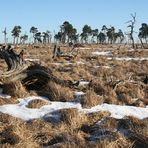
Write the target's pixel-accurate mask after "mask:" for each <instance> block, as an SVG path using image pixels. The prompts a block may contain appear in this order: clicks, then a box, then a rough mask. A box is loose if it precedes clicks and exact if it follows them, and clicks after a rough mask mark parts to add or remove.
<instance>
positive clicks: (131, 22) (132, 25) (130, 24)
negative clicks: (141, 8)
mask: <svg viewBox="0 0 148 148" xmlns="http://www.w3.org/2000/svg"><path fill="white" fill-rule="evenodd" d="M131 17H132V19H131V20H129V21H128V22H126V23H129V25H128V26H127V27H128V28H130V32H129V33H128V34H127V35H129V37H130V40H131V41H132V47H133V48H135V41H134V37H133V33H134V27H135V23H136V13H135V14H134V15H133V14H131Z"/></svg>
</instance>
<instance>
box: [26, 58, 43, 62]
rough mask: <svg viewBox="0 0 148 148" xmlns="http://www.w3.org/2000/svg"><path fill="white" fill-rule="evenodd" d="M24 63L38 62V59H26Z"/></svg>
mask: <svg viewBox="0 0 148 148" xmlns="http://www.w3.org/2000/svg"><path fill="white" fill-rule="evenodd" d="M25 61H30V62H39V61H40V59H29V58H26V59H25Z"/></svg>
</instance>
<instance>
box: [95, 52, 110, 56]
mask: <svg viewBox="0 0 148 148" xmlns="http://www.w3.org/2000/svg"><path fill="white" fill-rule="evenodd" d="M92 54H95V55H102V56H112V55H113V53H112V52H110V51H109V52H107V51H104V52H98V51H96V52H92Z"/></svg>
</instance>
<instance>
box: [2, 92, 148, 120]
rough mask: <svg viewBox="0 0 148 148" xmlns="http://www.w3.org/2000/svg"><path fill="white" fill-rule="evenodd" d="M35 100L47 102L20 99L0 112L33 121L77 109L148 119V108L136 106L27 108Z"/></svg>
mask: <svg viewBox="0 0 148 148" xmlns="http://www.w3.org/2000/svg"><path fill="white" fill-rule="evenodd" d="M75 94H76V95H84V94H85V93H84V92H75ZM35 99H41V100H46V101H47V99H46V98H43V97H35V96H30V97H27V98H22V99H19V101H20V102H19V103H18V104H7V105H1V106H0V111H1V112H3V113H6V114H9V115H12V116H14V117H18V118H21V119H23V120H31V119H35V118H44V117H47V115H48V116H49V117H51V118H53V119H56V120H58V119H57V118H58V115H57V114H53V112H55V111H58V110H60V109H65V108H76V109H78V111H80V112H83V113H85V114H87V113H92V112H98V111H109V112H110V113H111V117H113V118H117V119H121V118H123V117H125V116H134V117H137V118H139V119H143V118H147V117H148V107H146V108H142V107H134V106H121V105H114V104H102V105H97V106H94V107H92V108H90V109H86V108H82V106H81V104H80V103H76V102H52V101H48V104H47V105H44V106H42V107H41V108H37V109H34V108H27V105H28V103H29V102H30V101H32V100H35Z"/></svg>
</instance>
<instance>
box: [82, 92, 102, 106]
mask: <svg viewBox="0 0 148 148" xmlns="http://www.w3.org/2000/svg"><path fill="white" fill-rule="evenodd" d="M80 102H81V104H82V107H84V108H89V107H93V106H96V105H99V104H102V103H103V97H102V96H97V95H96V93H95V92H94V91H93V90H87V91H86V94H85V96H84V97H82V98H81V100H80Z"/></svg>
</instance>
